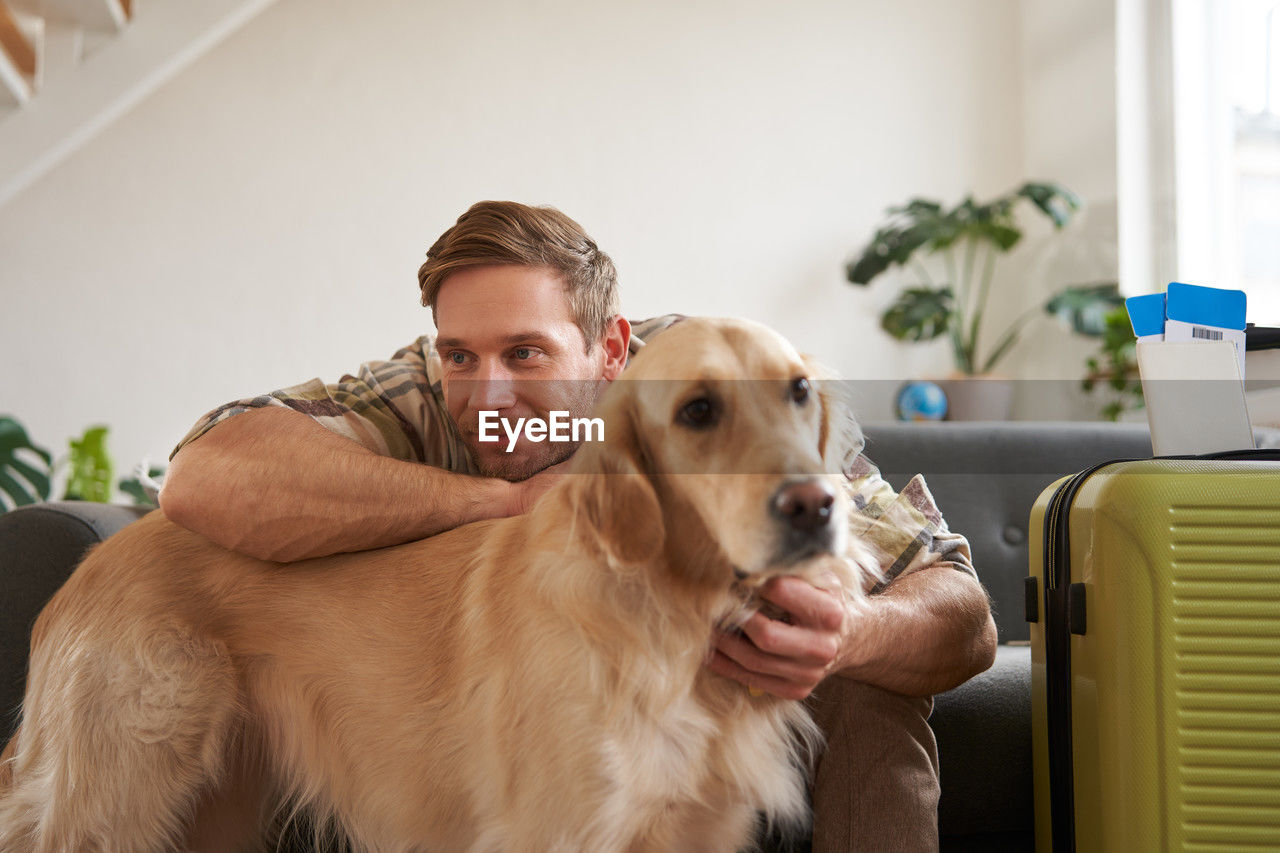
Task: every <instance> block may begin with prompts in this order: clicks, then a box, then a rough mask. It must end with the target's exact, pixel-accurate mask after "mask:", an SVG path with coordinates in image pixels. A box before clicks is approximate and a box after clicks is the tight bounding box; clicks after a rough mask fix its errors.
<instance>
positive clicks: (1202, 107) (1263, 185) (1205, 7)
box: [1172, 0, 1280, 325]
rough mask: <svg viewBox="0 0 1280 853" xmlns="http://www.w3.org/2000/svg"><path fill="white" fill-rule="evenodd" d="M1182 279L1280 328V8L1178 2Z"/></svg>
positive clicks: (1250, 2) (1227, 1)
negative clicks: (1238, 299)
mask: <svg viewBox="0 0 1280 853" xmlns="http://www.w3.org/2000/svg"><path fill="white" fill-rule="evenodd" d="M1172 24H1173V26H1172V30H1173V88H1174V97H1173V107H1174V122H1173V126H1174V148H1175V152H1176V153H1175V162H1176V183H1177V227H1176V232H1177V237H1176V239H1177V270H1178V276H1179V278H1181V279H1182V280H1183V281H1190V282H1193V283H1198V284H1208V285H1213V286H1217V287H1239V288H1240V289H1242V290H1244V291H1246V292H1247V293H1248V294H1249V319H1250V320H1251V321H1253V322H1256V323H1260V324H1266V325H1280V0H1175V2H1174V6H1173V22H1172Z"/></svg>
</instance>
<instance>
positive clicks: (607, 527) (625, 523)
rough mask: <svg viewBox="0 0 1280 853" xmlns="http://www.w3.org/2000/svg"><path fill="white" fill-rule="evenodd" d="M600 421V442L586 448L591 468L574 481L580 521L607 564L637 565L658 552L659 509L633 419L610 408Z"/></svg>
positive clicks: (661, 530) (661, 534)
mask: <svg viewBox="0 0 1280 853" xmlns="http://www.w3.org/2000/svg"><path fill="white" fill-rule="evenodd" d="M620 410H621V411H620ZM610 414H611V415H613V417H609V415H610ZM604 421H605V440H604V441H603V442H601V443H599V444H596V445H594V446H592V447H591V451H590V453H589V455H588V458H589V459H590V463H589V464H588V465H585V466H583V468H582V469H581V470H582V473H581V474H579V475H578V476H581V477H582V483H581V485H580V491H579V500H578V502H577V507H578V513H579V520H580V521H582V522H585V523H586V525H587V526H588V527H589V528H590V529H591V530H592V531H593V533H594V534H595V538H596V541H597V543H598V544H599V546H600V548H601V550H603V551H604V552H605V553H606V554H607V555H608V556H609V557H610V558H611V560H613V561H615V562H619V563H642V562H644V561H646V560H648V559H650V558H652V557H653V556H654V555H655V554H656V553H658V550H659V549H660V548H661V547H662V542H663V537H664V535H665V530H664V526H663V521H662V505H661V504H660V503H659V502H658V495H657V492H655V491H654V488H653V483H652V482H651V481H650V479H649V477H648V475H647V473H646V469H647V467H648V466H647V464H646V463H645V459H644V452H643V449H642V447H641V445H640V443H639V441H638V437H637V435H636V428H635V422H634V419H633V416H632V413H631V412H630V411H628V410H627V407H625V406H612V407H610V411H609V412H608V413H607V414H606V416H605V419H604Z"/></svg>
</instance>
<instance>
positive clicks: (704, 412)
mask: <svg viewBox="0 0 1280 853" xmlns="http://www.w3.org/2000/svg"><path fill="white" fill-rule="evenodd" d="M716 414H717V413H716V406H715V403H714V402H712V400H711V398H710V397H697V398H695V399H693V400H690V401H689V402H687V403H685V404H684V405H683V406H681V407H680V412H679V413H678V414H677V415H676V420H678V421H679V422H680V423H682V424H684V425H685V426H688V427H693V428H694V429H705V428H706V427H709V426H712V425H713V424H714V423H715V422H716Z"/></svg>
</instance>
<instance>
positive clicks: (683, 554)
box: [0, 320, 861, 851]
mask: <svg viewBox="0 0 1280 853" xmlns="http://www.w3.org/2000/svg"><path fill="white" fill-rule="evenodd" d="M809 375H811V374H810V368H809V367H808V366H807V365H806V363H805V362H803V361H802V360H801V358H800V357H799V356H797V355H796V353H795V351H794V350H792V348H791V347H790V346H789V345H788V344H787V343H786V342H785V341H783V340H782V339H781V338H780V337H778V336H776V335H775V334H774V333H772V332H770V331H768V330H767V329H764V328H763V327H760V326H756V325H754V324H747V323H744V322H741V321H711V320H687V321H684V322H682V323H680V324H678V325H676V326H675V327H673V328H671V329H670V330H668V331H666V332H664V333H663V335H661V336H660V337H658V338H657V339H655V341H654V342H653V343H652V344H651V345H650V346H648V347H646V348H645V350H644V352H643V353H642V354H641V355H640V356H638V357H637V358H636V359H635V360H634V363H633V364H632V366H631V367H629V368H628V370H627V372H626V373H625V374H624V378H623V379H620V380H619V381H617V382H615V383H613V385H612V386H611V387H610V388H609V389H608V391H607V392H606V394H605V395H604V397H603V398H602V401H601V405H600V406H599V407H598V409H597V414H598V415H601V416H603V417H604V418H605V422H606V439H605V441H603V442H599V443H594V444H587V445H584V446H583V447H582V448H581V449H580V450H579V451H578V453H577V454H576V455H575V458H574V463H573V468H572V471H573V473H572V474H571V475H569V476H566V477H565V478H563V481H562V482H561V483H560V484H559V485H557V486H556V487H555V488H554V489H553V490H552V491H550V492H549V493H548V494H547V495H546V496H545V497H544V498H543V499H542V500H541V501H540V502H539V503H538V504H537V506H536V507H535V508H534V509H533V510H532V511H531V512H530V513H528V514H527V515H524V516H520V517H516V518H510V519H504V520H501V521H490V522H481V523H477V524H471V525H467V526H465V527H461V528H458V529H456V530H453V531H451V532H448V533H444V534H441V535H438V536H434V537H431V538H429V539H426V540H423V541H419V542H411V543H408V544H405V545H400V546H396V547H392V548H384V549H380V550H377V551H368V552H362V553H356V554H342V555H336V556H332V557H326V558H321V559H314V560H307V561H303V562H299V563H295V564H292V565H280V564H275V563H270V562H264V561H261V560H257V559H253V558H251V557H247V556H243V555H239V554H236V553H233V552H230V551H227V550H225V549H223V548H221V547H219V546H217V545H214V544H212V543H211V542H209V541H208V540H206V539H204V538H203V537H201V536H199V535H197V534H195V533H192V532H189V531H187V530H185V529H183V528H181V527H178V526H177V525H175V524H173V523H171V522H169V521H168V520H167V519H166V518H165V517H164V515H163V514H161V513H159V512H153V513H151V514H150V515H148V516H146V517H145V518H143V519H141V520H140V521H138V522H137V523H135V524H133V525H130V526H129V527H128V528H126V529H125V530H123V531H121V532H120V533H119V534H117V535H116V536H114V537H112V538H111V539H110V540H108V541H107V542H105V543H103V544H102V545H100V546H98V547H97V548H96V549H94V550H93V551H92V552H91V553H90V555H89V556H88V557H87V559H86V560H85V561H84V562H83V564H82V565H81V566H80V567H79V568H78V569H77V571H76V572H75V573H74V575H72V577H71V578H70V579H69V580H68V581H67V583H66V585H65V586H64V587H63V588H62V589H61V590H60V591H59V592H58V593H57V595H56V596H54V598H53V600H52V601H50V603H49V604H48V606H47V607H46V608H45V609H44V611H43V612H42V613H41V615H40V618H39V619H38V621H37V623H36V626H35V631H34V634H33V637H32V652H31V662H30V670H29V671H30V675H29V677H28V683H27V691H26V696H25V701H24V705H23V721H22V725H21V728H20V730H19V731H18V733H17V735H16V736H15V737H14V739H13V741H12V742H11V743H10V744H9V745H8V747H7V748H6V750H5V752H4V754H3V758H4V761H3V763H0V850H2V851H27V850H38V851H66V850H75V851H82V850H103V851H111V850H121V851H139V850H158V849H170V848H173V847H175V846H183V847H186V848H192V849H205V850H236V849H255V848H256V847H258V846H260V845H261V844H262V843H263V838H264V833H266V832H267V829H268V827H269V825H271V824H272V823H273V822H275V821H278V819H279V817H280V815H281V814H285V815H286V816H287V815H288V814H289V813H291V811H292V810H294V809H297V808H307V809H309V810H311V811H313V812H314V813H315V814H316V815H318V816H319V819H320V820H322V821H328V822H330V823H331V825H332V826H334V827H336V828H337V829H339V830H340V831H341V832H342V833H344V834H346V835H347V836H349V838H350V839H351V841H352V843H353V844H354V845H355V846H356V848H357V849H369V850H380V851H381V850H386V851H393V850H473V851H498V850H504V851H505V850H511V851H539V850H591V851H642V850H653V851H670V850H700V851H702V850H705V851H714V850H726V851H728V850H736V849H740V848H742V847H744V846H747V845H749V844H750V840H751V838H752V833H753V827H754V823H755V820H756V814H757V811H762V812H764V813H765V814H766V815H767V816H768V817H769V819H770V820H773V821H777V822H780V823H783V824H803V823H804V822H805V820H806V819H807V806H806V801H805V793H804V785H805V782H804V775H803V767H802V766H801V765H802V763H803V762H802V756H803V746H804V744H805V742H806V741H812V740H814V739H815V737H816V732H815V729H814V726H813V724H812V722H811V721H810V720H809V718H808V716H807V713H806V712H805V710H804V708H803V706H802V705H801V704H800V703H799V702H796V701H789V700H782V699H778V698H775V697H773V696H769V695H761V696H756V695H753V694H751V693H749V692H748V690H747V689H746V688H745V687H743V686H742V685H741V684H738V683H737V682H733V681H730V680H727V679H724V678H721V677H719V676H717V675H714V674H713V673H711V672H710V670H708V669H707V668H706V667H705V665H704V656H705V655H706V653H707V651H708V649H709V647H710V642H711V638H712V631H713V626H714V625H715V624H717V623H718V622H719V623H723V622H726V621H732V620H733V619H735V618H740V617H741V615H742V614H741V611H742V607H743V597H744V592H743V591H744V590H749V589H750V588H752V587H753V586H755V585H757V584H758V583H760V582H761V581H762V580H763V579H764V578H766V577H768V576H771V575H772V574H777V573H780V572H792V573H804V574H808V575H810V576H813V577H816V576H817V573H818V572H819V571H823V572H826V571H832V570H834V571H835V572H836V574H837V576H838V577H839V578H840V579H841V581H842V586H843V587H844V589H845V590H846V591H847V592H848V594H849V595H850V597H851V599H852V598H855V597H856V596H857V595H858V594H860V593H859V590H860V587H861V576H860V574H859V572H860V569H859V565H858V561H857V559H856V558H857V556H858V553H857V547H856V545H854V544H852V543H849V542H847V541H845V540H846V536H845V535H843V534H842V535H840V536H838V537H837V540H836V543H834V544H833V545H832V546H831V547H830V548H829V549H828V550H831V551H836V552H838V556H833V555H830V554H828V555H819V556H816V557H812V558H809V559H805V560H802V561H801V562H800V563H798V564H796V565H791V566H782V567H779V566H778V565H776V559H775V558H776V555H777V543H778V541H779V536H780V534H779V532H778V530H777V528H778V527H779V524H778V522H777V520H776V519H772V518H770V517H769V515H768V513H767V511H766V510H767V507H768V505H769V500H770V497H771V496H772V495H773V494H774V493H775V491H776V490H777V489H778V488H779V485H780V484H782V483H784V482H787V481H793V480H795V479H796V478H797V477H798V476H805V477H819V478H831V481H832V482H834V481H835V478H836V477H837V476H838V475H837V474H834V473H833V472H834V471H835V470H836V469H838V467H839V464H840V463H841V462H843V461H844V459H845V457H846V456H847V454H848V453H849V452H850V449H849V446H847V444H846V443H844V442H845V440H846V439H852V441H853V443H855V444H856V442H857V440H858V436H857V433H856V425H854V424H853V423H852V421H851V420H850V419H848V416H847V413H846V412H845V411H844V410H843V408H842V407H839V406H837V405H835V404H833V403H832V402H831V401H830V400H828V399H825V395H819V394H818V393H816V392H815V393H814V395H813V397H812V399H811V400H810V401H809V403H808V404H807V405H802V404H799V403H797V402H796V401H794V400H793V399H791V398H790V397H789V396H788V391H787V389H788V386H789V383H790V382H791V381H792V380H793V379H794V378H795V377H799V376H809ZM655 378H662V379H667V380H671V379H674V380H675V381H664V382H645V381H642V380H647V379H655ZM747 378H750V379H753V380H764V381H754V382H734V381H731V380H736V379H747ZM705 393H712V394H715V395H716V399H717V400H718V401H719V402H720V405H721V406H722V409H723V413H724V417H723V419H722V421H721V422H720V423H719V425H718V426H717V427H716V428H715V429H712V430H701V431H699V430H689V429H684V428H682V427H681V426H680V425H679V424H677V423H675V422H674V421H673V415H674V414H675V413H678V412H679V411H680V407H681V406H682V405H684V403H685V402H687V399H688V398H689V396H690V395H691V394H692V395H695V396H696V395H697V394H705ZM820 396H821V397H823V398H824V399H821V400H820V399H819V397H820ZM854 449H855V450H856V448H854ZM824 456H825V457H826V458H827V461H824V458H823V457H824ZM695 472H696V473H695ZM836 494H837V496H838V497H837V504H836V506H835V508H834V509H835V515H834V518H833V524H835V525H837V526H838V527H839V528H840V529H841V530H844V529H845V528H846V527H847V525H846V524H845V521H844V518H845V516H844V513H845V512H847V507H846V506H845V501H846V498H845V497H844V495H843V490H841V489H838V488H837V489H836ZM850 556H852V557H854V559H850ZM735 571H736V575H737V576H738V577H739V578H740V579H741V580H740V582H737V583H735V580H734V579H735Z"/></svg>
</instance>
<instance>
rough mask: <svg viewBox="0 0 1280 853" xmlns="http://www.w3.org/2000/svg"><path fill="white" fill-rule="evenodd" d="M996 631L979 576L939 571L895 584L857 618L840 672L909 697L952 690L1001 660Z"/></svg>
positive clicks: (942, 567) (928, 570) (869, 602)
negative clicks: (997, 654) (997, 649)
mask: <svg viewBox="0 0 1280 853" xmlns="http://www.w3.org/2000/svg"><path fill="white" fill-rule="evenodd" d="M995 648H996V626H995V621H994V620H993V619H992V617H991V611H990V607H989V605H988V603H987V596H986V593H985V591H984V590H983V589H982V586H981V585H980V584H979V583H978V582H977V581H976V580H974V579H973V578H972V577H971V576H969V575H967V574H964V573H962V572H959V571H956V570H955V569H954V568H952V567H951V566H949V565H938V566H931V567H929V568H926V569H922V570H920V571H918V572H914V573H913V574H910V575H907V576H906V577H902V578H899V579H898V580H896V581H894V582H893V583H892V584H891V585H889V587H888V588H886V589H885V591H884V592H883V593H881V594H879V595H873V596H870V597H869V598H868V599H867V602H866V604H865V607H864V608H862V612H861V613H859V614H857V615H855V616H853V617H851V622H850V626H849V631H848V634H847V636H846V641H845V643H844V651H843V654H842V659H841V664H840V666H839V667H838V668H837V670H836V671H837V672H838V673H839V674H840V675H842V676H844V677H846V678H852V679H854V680H856V681H862V682H865V683H867V684H871V685H874V686H876V687H880V688H883V689H885V690H890V691H893V692H895V693H902V694H904V695H908V696H931V695H933V694H935V693H941V692H943V691H945V690H950V689H951V688H953V687H956V686H958V685H960V684H963V683H964V682H965V681H967V680H969V679H970V678H972V677H973V676H974V675H977V674H978V673H979V672H983V671H984V670H986V669H988V668H989V667H990V666H991V664H992V662H994V660H995Z"/></svg>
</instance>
